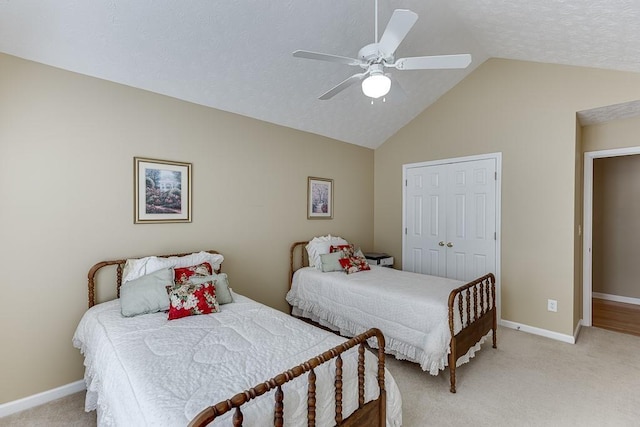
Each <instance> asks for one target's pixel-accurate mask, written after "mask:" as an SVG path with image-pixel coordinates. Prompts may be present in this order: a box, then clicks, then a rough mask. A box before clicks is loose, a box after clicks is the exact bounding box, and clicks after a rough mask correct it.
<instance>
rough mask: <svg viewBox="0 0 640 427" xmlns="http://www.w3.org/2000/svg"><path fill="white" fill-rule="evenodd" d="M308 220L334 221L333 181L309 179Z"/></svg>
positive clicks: (313, 177) (311, 177) (316, 178)
mask: <svg viewBox="0 0 640 427" xmlns="http://www.w3.org/2000/svg"><path fill="white" fill-rule="evenodd" d="M307 219H333V180H332V179H327V178H318V177H315V176H310V177H308V178H307Z"/></svg>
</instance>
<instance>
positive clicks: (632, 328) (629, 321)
mask: <svg viewBox="0 0 640 427" xmlns="http://www.w3.org/2000/svg"><path fill="white" fill-rule="evenodd" d="M592 301H593V303H592V304H593V321H592V323H593V326H596V327H598V328H603V329H609V330H611V331H617V332H624V333H625V334H631V335H637V336H640V305H636V304H626V303H623V302H615V301H607V300H603V299H599V298H593V300H592Z"/></svg>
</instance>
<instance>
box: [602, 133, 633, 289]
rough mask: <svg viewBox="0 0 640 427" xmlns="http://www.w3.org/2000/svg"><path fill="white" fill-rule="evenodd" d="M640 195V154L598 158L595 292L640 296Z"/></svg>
mask: <svg viewBox="0 0 640 427" xmlns="http://www.w3.org/2000/svg"><path fill="white" fill-rule="evenodd" d="M638 123H640V122H638ZM639 195H640V156H638V155H635V156H621V157H609V158H600V159H594V161H593V272H592V274H593V276H592V277H593V282H592V283H593V291H594V292H600V293H604V294H610V295H618V296H624V297H631V298H640V284H638V277H640V263H638V253H640V221H638V218H640V197H638V196H639Z"/></svg>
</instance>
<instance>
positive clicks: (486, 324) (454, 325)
mask: <svg viewBox="0 0 640 427" xmlns="http://www.w3.org/2000/svg"><path fill="white" fill-rule="evenodd" d="M328 237H329V238H330V239H340V238H335V237H331V236H328ZM340 240H342V239H340ZM312 242H313V241H312ZM305 246H306V247H307V249H306V251H305ZM327 248H328V247H327ZM327 248H323V249H325V252H326V251H328V249H327ZM306 252H309V244H308V242H306V241H304V242H296V243H294V244H293V245H292V246H291V254H290V263H291V288H290V290H289V292H288V293H287V296H286V299H287V302H288V303H289V304H290V305H291V313H292V314H293V315H294V316H298V317H301V318H307V319H310V320H312V321H313V322H315V323H317V324H320V325H322V326H324V327H327V328H329V329H332V330H334V331H337V332H339V333H340V334H341V335H344V336H354V335H356V334H359V333H361V332H363V331H365V330H367V329H369V328H371V327H375V328H378V329H380V330H381V331H382V332H383V334H384V336H385V342H386V348H385V351H386V352H387V353H390V354H393V355H394V356H396V357H397V358H398V359H401V360H405V359H406V360H410V361H412V362H415V363H418V364H419V365H420V367H421V368H422V369H423V370H424V371H428V372H429V373H430V374H432V375H437V374H438V372H439V371H440V370H443V369H444V368H445V367H447V366H449V368H450V376H451V392H454V393H455V390H456V386H455V381H456V378H455V372H456V371H455V368H456V366H459V365H461V364H463V363H466V362H468V361H469V360H470V358H472V357H473V356H474V354H475V352H476V351H478V350H479V349H480V346H481V344H482V343H483V342H484V341H485V339H486V338H487V337H488V335H489V334H492V335H493V347H494V348H495V347H496V325H497V323H496V307H495V278H494V276H493V274H490V273H489V274H487V275H485V276H482V277H479V278H477V279H475V280H473V281H471V282H469V283H465V282H462V281H457V280H452V279H447V278H443V277H436V276H429V275H425V274H417V273H412V272H407V271H402V270H395V269H392V268H387V267H378V266H371V267H370V270H368V269H367V271H359V272H357V273H355V274H345V272H344V271H322V269H318V268H317V266H316V267H313V266H307V264H309V263H310V262H309V259H312V260H313V257H314V256H316V255H317V254H314V253H313V251H311V252H310V253H309V255H308V256H307V253H306ZM316 262H317V256H316Z"/></svg>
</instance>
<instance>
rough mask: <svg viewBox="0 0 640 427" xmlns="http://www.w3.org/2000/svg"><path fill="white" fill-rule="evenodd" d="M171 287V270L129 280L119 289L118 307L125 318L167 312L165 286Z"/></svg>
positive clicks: (167, 303) (167, 304) (167, 299)
mask: <svg viewBox="0 0 640 427" xmlns="http://www.w3.org/2000/svg"><path fill="white" fill-rule="evenodd" d="M171 285H173V268H171V267H169V268H163V269H162V270H158V271H156V272H153V273H150V274H147V275H144V276H141V277H139V278H137V279H134V280H130V281H128V282H126V283H125V284H124V285H122V286H121V287H120V306H121V312H122V315H123V316H125V317H131V316H137V315H139V314H148V313H156V312H158V311H166V310H169V295H168V294H167V286H171Z"/></svg>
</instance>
